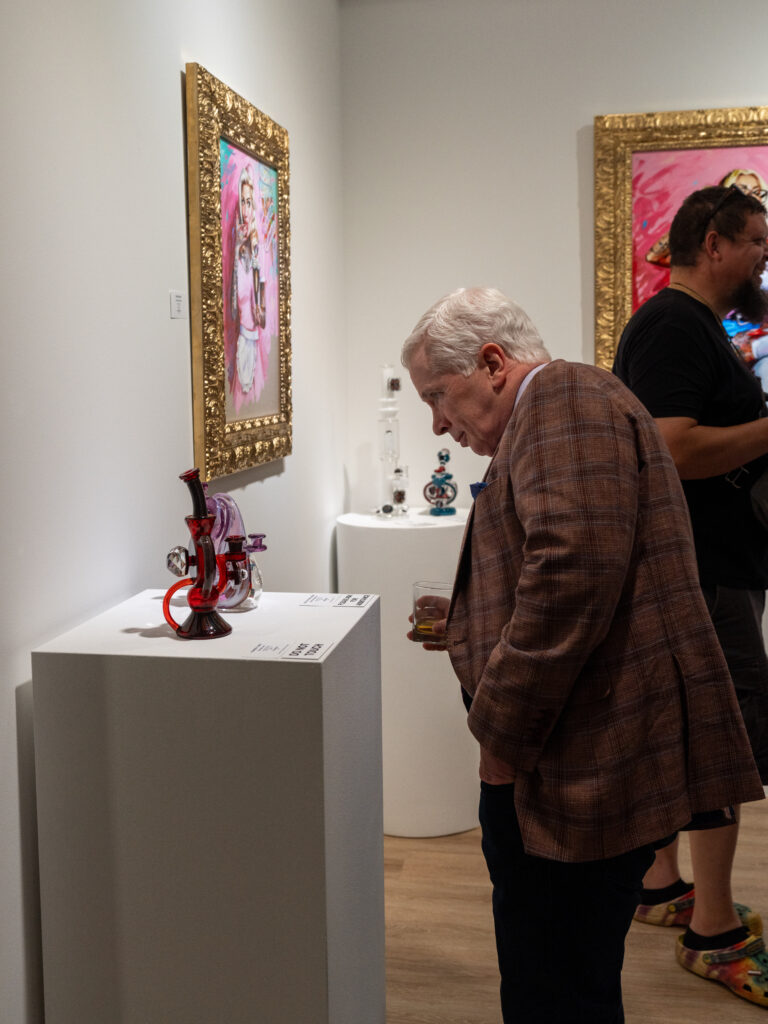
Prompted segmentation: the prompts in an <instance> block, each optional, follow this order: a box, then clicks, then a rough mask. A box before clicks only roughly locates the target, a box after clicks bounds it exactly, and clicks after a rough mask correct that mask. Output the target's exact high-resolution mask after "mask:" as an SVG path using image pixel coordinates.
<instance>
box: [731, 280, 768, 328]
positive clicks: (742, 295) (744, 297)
mask: <svg viewBox="0 0 768 1024" xmlns="http://www.w3.org/2000/svg"><path fill="white" fill-rule="evenodd" d="M731 304H732V306H733V308H734V309H735V310H736V312H737V313H738V314H739V316H740V317H742V318H743V319H744V320H746V321H748V322H749V323H757V324H761V323H762V322H763V320H765V319H766V317H768V292H765V291H763V289H762V288H761V287H760V285H757V284H755V282H754V281H753V280H752V279H751V278H750V279H749V280H748V281H745V282H744V283H743V284H742V285H739V287H738V288H737V289H736V291H735V292H734V293H733V295H732V296H731Z"/></svg>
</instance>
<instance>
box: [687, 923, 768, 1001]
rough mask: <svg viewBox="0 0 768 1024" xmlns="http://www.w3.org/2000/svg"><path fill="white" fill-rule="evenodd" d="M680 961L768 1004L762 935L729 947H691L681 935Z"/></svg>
mask: <svg viewBox="0 0 768 1024" xmlns="http://www.w3.org/2000/svg"><path fill="white" fill-rule="evenodd" d="M675 955H676V957H677V962H678V963H679V964H680V966H681V967H684V968H685V969H686V971H692V972H693V974H698V975H699V976H700V977H701V978H708V979H709V980H710V981H719V982H720V984H721V985H725V987H726V988H729V989H730V990H731V992H733V994H734V995H736V996H739V997H740V998H741V999H747V1000H748V1001H749V1002H750V1003H757V1005H758V1006H766V1007H768V953H766V951H765V943H764V942H763V940H762V939H761V938H755V936H754V935H750V936H749V938H748V939H744V941H743V942H737V943H736V944H735V945H733V946H726V947H725V949H705V950H698V949H688V948H687V947H686V946H684V945H683V936H682V935H680V936H679V937H678V940H677V947H676V949H675Z"/></svg>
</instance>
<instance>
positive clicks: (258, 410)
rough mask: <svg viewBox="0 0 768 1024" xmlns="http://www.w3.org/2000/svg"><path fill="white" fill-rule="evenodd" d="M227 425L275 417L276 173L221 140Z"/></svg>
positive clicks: (277, 327) (277, 329) (277, 402)
mask: <svg viewBox="0 0 768 1024" xmlns="http://www.w3.org/2000/svg"><path fill="white" fill-rule="evenodd" d="M220 155H221V250H222V298H223V309H224V317H223V334H224V338H223V341H224V364H225V369H226V382H225V392H226V397H225V410H226V420H227V422H230V423H231V422H233V421H235V420H242V419H252V418H258V417H261V416H267V415H270V414H274V413H276V412H278V410H279V407H280V382H279V367H277V366H274V365H273V364H274V363H275V360H276V358H277V352H278V339H279V333H280V322H279V313H280V279H279V272H278V209H277V171H276V170H275V169H274V168H273V167H270V166H269V165H267V164H264V163H261V162H260V161H259V160H256V159H255V158H254V157H252V156H251V155H250V154H249V153H246V152H245V151H243V150H241V149H239V148H238V147H237V146H234V145H232V144H231V143H230V142H228V141H227V140H226V139H223V138H222V139H221V140H220Z"/></svg>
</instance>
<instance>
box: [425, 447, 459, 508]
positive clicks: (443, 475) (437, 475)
mask: <svg viewBox="0 0 768 1024" xmlns="http://www.w3.org/2000/svg"><path fill="white" fill-rule="evenodd" d="M437 458H438V461H439V463H440V465H439V466H438V467H437V469H436V470H435V471H434V473H433V474H432V479H431V480H430V482H429V483H428V484H427V485H426V486H425V488H424V497H425V498H426V499H427V501H428V502H429V504H430V505H431V506H432V508H431V509H430V510H429V514H430V515H431V516H453V515H456V509H455V508H453V507H452V505H451V502H453V501H455V500H456V495H457V494H458V488H457V487H456V484H455V483H453V474H452V473H449V472H448V470H447V469H446V464H447V463H448V462H449V461H450V458H451V453H450V452H449V451H448V449H447V448H441V449H440V451H439V452H438V453H437Z"/></svg>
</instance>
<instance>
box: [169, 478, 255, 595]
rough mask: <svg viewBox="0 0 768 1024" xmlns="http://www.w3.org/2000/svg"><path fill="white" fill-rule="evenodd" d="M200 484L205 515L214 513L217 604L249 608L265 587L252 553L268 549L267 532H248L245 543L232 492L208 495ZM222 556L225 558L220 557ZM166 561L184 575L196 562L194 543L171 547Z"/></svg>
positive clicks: (174, 572) (177, 572) (242, 523)
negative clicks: (187, 546) (188, 546)
mask: <svg viewBox="0 0 768 1024" xmlns="http://www.w3.org/2000/svg"><path fill="white" fill-rule="evenodd" d="M190 472H193V471H190ZM201 486H202V489H203V495H204V497H205V506H206V510H207V514H208V515H212V516H214V524H213V528H212V529H211V540H212V541H213V548H214V551H215V553H216V565H217V570H218V576H217V585H218V586H220V588H221V589H220V593H219V601H218V607H219V608H224V609H226V610H227V611H240V612H242V611H249V610H250V609H251V608H255V607H256V605H257V604H258V603H259V598H260V597H261V595H262V592H263V590H264V580H263V577H262V575H261V570H260V569H259V565H258V563H257V561H256V558H255V555H256V553H257V552H259V551H266V550H267V546H266V544H265V543H264V537H265V536H266V534H263V533H249V534H248V540H247V542H246V533H245V524H244V522H243V517H242V514H241V512H240V509H239V508H238V506H237V502H236V501H235V499H234V498H233V497H232V495H231V494H225V493H221V494H213V495H210V494H208V484H207V483H206V484H202V485H201ZM222 555H223V556H225V557H223V558H222V557H221V556H222ZM166 564H167V566H168V569H169V570H170V571H171V572H172V573H173V574H174V575H175V576H185V575H186V574H187V572H188V570H189V567H190V565H192V566H194V565H195V564H196V554H195V549H194V546H191V547H190V549H189V550H187V549H186V548H184V547H182V546H181V545H179V546H178V547H175V548H173V549H172V550H171V551H169V552H168V558H167V563H166ZM222 573H223V574H224V581H223V585H222V581H221V576H222Z"/></svg>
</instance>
